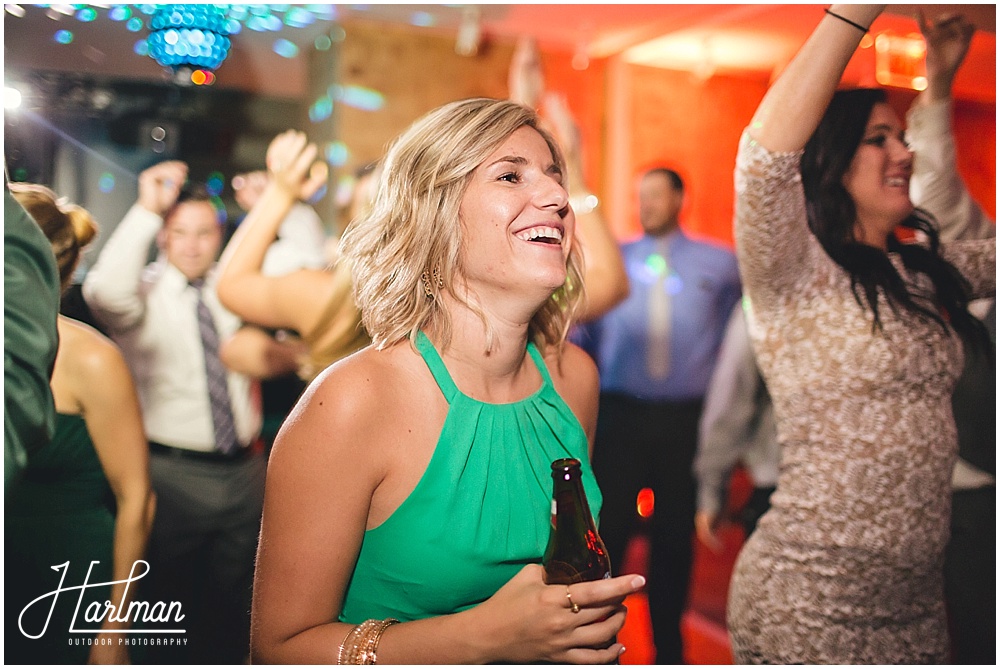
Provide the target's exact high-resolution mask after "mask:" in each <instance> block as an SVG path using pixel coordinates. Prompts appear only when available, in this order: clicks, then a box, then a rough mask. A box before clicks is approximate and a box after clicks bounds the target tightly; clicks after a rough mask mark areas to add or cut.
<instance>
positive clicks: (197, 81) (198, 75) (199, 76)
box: [191, 70, 208, 86]
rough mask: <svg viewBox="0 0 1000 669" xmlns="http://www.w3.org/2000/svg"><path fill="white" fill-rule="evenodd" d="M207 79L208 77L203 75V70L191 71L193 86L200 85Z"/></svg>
mask: <svg viewBox="0 0 1000 669" xmlns="http://www.w3.org/2000/svg"><path fill="white" fill-rule="evenodd" d="M207 79H208V77H207V76H206V75H205V71H204V70H195V71H194V72H192V73H191V83H192V84H194V85H195V86H201V85H202V84H204V83H205V81H206V80H207Z"/></svg>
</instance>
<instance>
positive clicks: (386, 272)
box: [340, 98, 584, 348]
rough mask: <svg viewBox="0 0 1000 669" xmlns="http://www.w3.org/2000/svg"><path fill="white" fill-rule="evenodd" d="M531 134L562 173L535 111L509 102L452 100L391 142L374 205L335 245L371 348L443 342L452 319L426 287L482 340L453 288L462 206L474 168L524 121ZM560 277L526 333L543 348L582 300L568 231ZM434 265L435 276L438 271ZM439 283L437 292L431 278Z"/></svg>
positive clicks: (471, 302) (562, 332)
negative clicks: (454, 306)
mask: <svg viewBox="0 0 1000 669" xmlns="http://www.w3.org/2000/svg"><path fill="white" fill-rule="evenodd" d="M525 126H527V127H530V128H533V129H534V130H536V131H537V132H538V133H539V134H540V135H541V136H542V138H543V139H544V140H545V143H546V144H548V147H549V150H550V151H551V152H552V158H553V160H554V161H555V163H556V164H557V165H558V166H559V168H560V170H561V171H562V172H563V173H565V171H566V164H565V161H564V159H563V156H562V152H561V151H560V150H559V147H558V145H557V144H556V141H555V139H554V138H553V137H552V136H551V135H550V134H549V133H548V132H546V131H545V130H544V129H542V128H541V127H540V126H539V119H538V116H537V114H535V112H534V111H533V110H531V109H528V108H527V107H523V106H521V105H519V104H517V103H514V102H511V101H509V100H494V99H490V98H473V99H469V100H461V101H458V102H452V103H449V104H446V105H444V106H442V107H439V108H437V109H435V110H433V111H431V112H429V113H428V114H426V115H425V116H423V117H422V118H420V119H418V120H417V121H416V122H415V123H414V124H413V125H412V126H410V128H409V129H408V130H407V131H406V132H404V133H403V134H402V135H400V136H399V138H398V139H396V141H395V142H393V144H392V146H391V147H390V148H389V151H388V153H387V154H386V156H385V158H384V160H383V163H382V171H381V175H380V177H379V180H378V184H377V186H376V192H375V197H374V203H373V206H372V209H371V210H370V211H369V212H368V213H367V214H366V215H364V216H361V217H359V218H358V219H356V220H355V221H353V222H352V223H351V224H350V225H349V226H348V227H347V229H346V230H345V231H344V234H343V237H342V238H341V242H340V248H341V252H342V254H343V260H344V261H345V262H348V263H350V266H351V272H352V275H353V280H354V298H355V301H356V302H357V304H358V307H359V309H360V310H361V316H362V321H363V323H364V325H365V328H366V329H367V330H368V333H369V334H370V335H371V337H372V342H373V343H374V345H375V347H376V348H384V347H386V346H388V345H390V344H394V343H396V342H399V341H401V340H403V339H404V338H409V339H410V340H411V341H414V340H415V338H416V336H417V332H419V331H420V330H422V329H424V328H426V327H433V329H434V331H435V333H436V334H437V335H438V337H439V338H440V340H441V346H442V347H447V346H448V344H449V342H450V341H451V330H452V324H451V318H450V316H449V314H448V313H447V312H446V311H445V310H444V309H442V308H441V302H440V300H438V299H437V298H434V299H431V298H428V297H427V296H426V294H425V291H424V282H423V281H422V280H421V276H422V275H423V274H424V272H427V275H425V276H429V277H433V278H432V280H431V282H430V283H431V289H432V291H433V292H435V294H436V293H437V291H438V290H444V291H447V292H448V293H449V294H450V295H451V296H452V297H453V298H455V299H456V300H458V301H460V302H461V303H463V304H465V305H466V306H468V307H469V308H470V309H472V311H473V312H475V313H476V314H478V315H479V317H480V318H481V319H482V321H483V326H484V328H485V330H486V333H487V341H488V346H489V347H490V348H492V342H493V339H494V332H493V329H492V326H491V325H490V323H489V322H488V321H487V319H486V315H485V313H484V311H483V309H482V308H481V307H480V306H479V305H478V304H477V303H476V297H475V296H474V295H473V296H470V298H469V299H468V300H466V299H464V298H463V297H461V296H459V295H458V293H457V292H456V291H455V281H456V280H457V279H458V277H460V276H461V275H462V274H463V272H462V270H463V267H462V262H463V260H462V253H461V250H462V242H463V239H462V225H461V223H460V220H459V207H460V205H461V203H462V198H463V197H464V195H465V190H466V188H467V186H468V184H469V181H470V179H471V176H472V173H473V172H474V171H475V170H476V168H477V167H479V165H481V164H482V163H483V161H484V160H486V158H488V157H489V155H490V154H491V153H493V151H495V150H496V148H497V147H498V146H500V145H501V144H502V143H503V142H504V141H505V140H506V139H507V138H508V137H510V136H511V135H512V134H513V133H514V132H515V131H517V130H518V129H520V128H522V127H525ZM566 270H567V271H566V282H565V283H564V284H563V285H562V286H561V287H560V288H559V289H557V290H556V291H555V292H554V293H553V294H552V296H551V297H550V298H549V299H548V300H547V301H546V302H545V304H543V305H542V306H541V308H539V310H538V311H537V312H536V313H535V315H534V316H533V317H532V319H531V322H530V324H529V330H528V336H529V337H530V338H531V339H532V340H533V341H534V342H535V344H536V345H537V346H539V347H543V346H545V345H547V344H548V345H556V346H560V347H561V345H562V343H563V342H564V341H565V340H566V335H567V333H568V332H569V329H570V326H571V325H572V322H573V317H574V315H575V314H576V312H577V310H578V309H579V307H580V304H581V302H582V301H583V298H584V295H583V258H582V254H581V252H580V249H579V245H578V243H577V241H576V239H575V237H574V239H572V240H570V253H569V259H568V261H567V267H566ZM435 271H436V272H437V274H435ZM438 276H439V277H440V280H441V284H442V286H443V287H442V288H440V289H439V288H438V285H437V280H436V279H437V277H438Z"/></svg>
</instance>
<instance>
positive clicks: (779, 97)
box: [750, 4, 884, 152]
mask: <svg viewBox="0 0 1000 669" xmlns="http://www.w3.org/2000/svg"><path fill="white" fill-rule="evenodd" d="M883 7H884V5H846V4H838V5H833V6H832V7H831V8H830V11H831V12H834V13H836V14H838V15H840V16H842V17H844V18H846V19H849V20H851V21H853V22H855V23H858V24H860V25H862V26H870V25H871V23H872V21H874V20H875V18H876V17H877V16H878V15H879V14H880V13H881V12H882V9H883ZM862 36H863V33H862V32H861V31H860V30H858V29H857V28H856V27H854V26H852V25H850V24H848V23H847V22H845V21H842V20H840V19H838V18H836V17H834V16H830V15H824V16H823V18H822V19H821V20H820V23H819V25H818V26H817V27H816V29H815V30H814V31H813V33H812V35H811V36H810V37H809V39H808V40H807V41H806V43H805V44H804V45H803V46H802V48H801V49H800V50H799V52H798V53H797V54H796V55H795V57H794V58H793V59H792V62H791V63H789V65H788V67H787V68H786V69H785V71H784V72H782V73H781V75H780V76H779V77H778V80H777V81H775V82H774V84H773V85H772V86H771V87H770V88H769V89H768V91H767V93H766V94H765V95H764V99H763V100H762V101H761V103H760V106H759V107H758V108H757V111H756V113H755V114H754V116H753V120H752V121H751V123H750V136H751V137H752V138H753V139H754V140H756V141H757V142H759V143H760V144H761V145H762V146H764V147H765V148H766V149H768V150H769V151H774V152H788V151H798V150H800V149H801V148H802V147H804V146H805V145H806V142H807V141H808V140H809V137H811V136H812V134H813V131H815V130H816V126H818V125H819V121H820V119H821V118H822V117H823V113H824V112H825V111H826V107H827V105H828V104H829V103H830V99H831V98H832V97H833V93H834V91H835V90H836V88H837V84H838V83H839V82H840V77H841V76H842V75H843V73H844V69H845V68H846V67H847V63H848V62H849V61H850V59H851V56H852V55H853V54H854V50H855V49H856V48H857V46H858V43H859V42H860V41H861V37H862Z"/></svg>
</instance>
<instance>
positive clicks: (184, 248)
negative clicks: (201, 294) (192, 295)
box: [161, 200, 222, 281]
mask: <svg viewBox="0 0 1000 669" xmlns="http://www.w3.org/2000/svg"><path fill="white" fill-rule="evenodd" d="M161 240H162V242H161V243H162V245H163V252H164V254H166V257H167V261H168V262H169V263H170V264H171V265H173V266H174V267H176V268H177V269H178V270H180V272H181V274H183V275H184V276H185V277H187V279H188V280H189V281H190V280H193V279H200V278H203V277H204V276H205V275H206V274H207V273H208V270H209V269H211V267H212V265H213V264H214V263H215V258H216V256H218V254H219V247H220V246H221V245H222V227H221V226H220V225H219V219H218V216H217V214H216V211H215V207H213V206H212V204H211V203H210V202H207V201H204V200H191V201H189V202H183V203H181V204H179V205H177V206H176V207H175V208H174V209H173V211H172V212H171V213H170V215H169V218H168V219H167V220H166V221H164V223H163V235H162V237H161Z"/></svg>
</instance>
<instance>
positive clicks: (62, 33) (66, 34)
mask: <svg viewBox="0 0 1000 669" xmlns="http://www.w3.org/2000/svg"><path fill="white" fill-rule="evenodd" d="M53 39H55V41H56V42H58V43H59V44H69V43H70V42H72V41H73V33H71V32H70V31H68V30H57V31H56V34H55V36H54V37H53Z"/></svg>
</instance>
